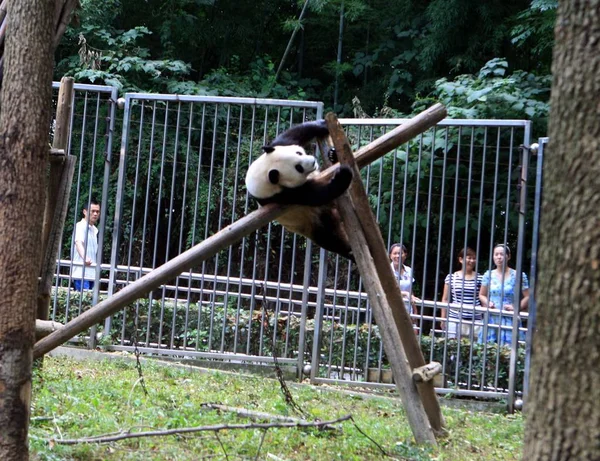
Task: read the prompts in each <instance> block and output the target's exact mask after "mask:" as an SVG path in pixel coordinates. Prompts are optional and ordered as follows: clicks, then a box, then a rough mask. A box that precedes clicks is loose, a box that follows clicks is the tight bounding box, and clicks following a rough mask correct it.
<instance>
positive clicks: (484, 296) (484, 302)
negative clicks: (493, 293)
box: [479, 285, 496, 309]
mask: <svg viewBox="0 0 600 461" xmlns="http://www.w3.org/2000/svg"><path fill="white" fill-rule="evenodd" d="M488 288H489V287H488V286H487V285H481V288H480V289H479V302H480V303H481V307H489V308H490V309H494V308H495V307H496V306H494V302H493V301H490V300H489V298H488V294H489V289H488Z"/></svg>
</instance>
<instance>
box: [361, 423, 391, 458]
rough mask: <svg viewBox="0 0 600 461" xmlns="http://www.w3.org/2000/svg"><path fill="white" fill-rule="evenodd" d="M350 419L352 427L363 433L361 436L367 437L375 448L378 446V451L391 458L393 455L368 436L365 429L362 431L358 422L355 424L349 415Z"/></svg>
mask: <svg viewBox="0 0 600 461" xmlns="http://www.w3.org/2000/svg"><path fill="white" fill-rule="evenodd" d="M350 421H352V424H354V427H355V428H356V430H357V431H358V432H360V433H361V434H362V435H363V437H365V438H366V439H368V440H369V441H370V442H371V443H372V444H373V445H375V446H376V447H377V448H379V451H381V453H382V454H383V455H384V456H387V457H388V458H393V456H392V455H390V454H389V453H388V452H387V451H385V450H384V449H383V447H382V446H381V445H379V444H378V443H377V442H376V441H375V440H373V439H372V438H371V437H369V436H368V435H367V433H366V432H365V431H363V430H362V429H361V428H360V427H358V424H356V421H354V418H353V417H350Z"/></svg>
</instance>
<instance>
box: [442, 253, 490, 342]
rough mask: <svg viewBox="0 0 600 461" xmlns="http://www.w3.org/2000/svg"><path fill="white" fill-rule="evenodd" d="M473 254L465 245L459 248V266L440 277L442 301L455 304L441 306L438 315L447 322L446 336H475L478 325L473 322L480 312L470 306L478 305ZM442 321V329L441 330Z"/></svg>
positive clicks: (475, 258) (476, 320)
mask: <svg viewBox="0 0 600 461" xmlns="http://www.w3.org/2000/svg"><path fill="white" fill-rule="evenodd" d="M476 261H477V254H476V253H475V250H473V249H472V248H469V247H466V248H463V249H461V250H460V251H459V253H458V262H459V264H460V267H461V268H460V269H459V270H457V271H456V272H454V273H453V274H448V275H447V276H446V279H445V280H444V294H443V295H442V302H444V303H452V304H454V305H455V307H450V308H449V311H450V312H448V309H442V317H443V318H445V319H447V322H448V338H456V337H457V336H459V335H458V334H457V332H458V331H460V336H466V337H469V338H471V340H473V338H478V337H479V332H480V330H481V326H479V325H475V322H480V321H481V318H482V317H483V315H482V313H481V312H477V311H475V309H474V308H476V307H481V303H480V301H479V290H480V288H481V279H482V277H481V275H480V274H478V273H476V272H475V263H476ZM445 327H446V326H445V325H444V323H442V328H443V329H445Z"/></svg>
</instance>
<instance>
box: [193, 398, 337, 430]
mask: <svg viewBox="0 0 600 461" xmlns="http://www.w3.org/2000/svg"><path fill="white" fill-rule="evenodd" d="M202 408H208V409H210V410H219V411H227V412H230V413H235V414H236V415H238V416H242V417H245V418H249V419H251V420H253V421H261V420H270V421H285V422H288V423H302V424H305V423H310V421H307V420H305V419H300V418H294V417H293V416H281V415H274V414H271V413H264V412H262V411H252V410H248V409H246V408H238V407H229V406H227V405H221V404H219V403H203V404H202ZM322 429H338V428H337V427H330V426H323V427H322Z"/></svg>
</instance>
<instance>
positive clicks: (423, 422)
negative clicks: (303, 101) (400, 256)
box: [326, 114, 444, 445]
mask: <svg viewBox="0 0 600 461" xmlns="http://www.w3.org/2000/svg"><path fill="white" fill-rule="evenodd" d="M326 120H327V126H328V128H329V134H330V136H331V138H332V140H333V144H334V146H335V149H336V151H337V155H338V157H339V159H340V162H341V163H343V164H346V165H348V166H350V167H351V168H352V169H353V173H354V179H353V180H352V184H351V186H350V189H349V195H348V194H345V195H344V196H342V197H340V198H339V199H338V201H337V206H338V208H339V211H340V215H341V216H342V220H343V221H344V226H345V227H346V233H347V234H348V236H349V239H350V245H351V246H352V253H353V254H354V257H355V259H356V263H357V265H358V269H359V271H360V274H361V277H362V280H363V282H364V284H365V289H366V291H367V293H368V295H369V302H370V304H371V308H372V309H373V314H374V316H375V320H376V321H377V325H378V326H379V331H380V333H381V338H382V341H383V345H384V349H385V352H386V356H387V357H388V359H389V361H390V365H391V368H392V372H393V374H394V379H395V382H396V388H397V390H398V393H399V394H400V397H401V399H402V402H403V404H404V407H405V408H406V412H407V416H408V419H409V422H410V425H411V428H412V430H413V434H414V436H415V439H416V441H417V442H418V443H423V442H426V443H431V444H434V445H435V435H434V432H436V433H442V430H443V425H444V423H443V417H442V413H441V410H440V406H439V402H438V400H437V396H436V395H435V391H434V388H433V384H431V382H428V383H426V382H424V383H421V384H420V385H419V389H417V386H416V385H415V383H414V382H413V379H412V369H413V368H415V367H418V366H422V365H425V360H424V359H423V355H422V353H421V349H420V348H419V345H418V342H417V338H416V336H415V334H414V331H413V326H412V322H411V319H410V316H409V315H408V312H407V311H406V309H405V308H404V302H403V300H402V295H401V293H400V289H399V287H398V284H397V282H396V280H395V278H394V275H393V273H392V270H391V266H390V263H389V258H388V255H387V251H386V249H385V246H384V242H383V238H382V236H381V232H380V230H379V226H378V225H377V222H376V221H375V217H374V216H373V213H372V211H371V207H370V205H369V202H368V197H367V194H366V191H365V189H364V185H363V183H362V180H361V177H360V172H359V170H358V168H357V166H356V162H355V159H354V155H353V154H352V151H351V148H350V144H349V143H348V140H347V139H346V135H345V134H344V130H343V129H342V127H341V126H340V124H339V123H338V121H337V117H336V116H335V115H334V114H328V115H327V117H326ZM407 345H408V346H409V347H406V346H407Z"/></svg>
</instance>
